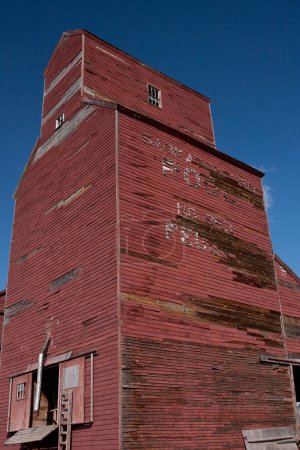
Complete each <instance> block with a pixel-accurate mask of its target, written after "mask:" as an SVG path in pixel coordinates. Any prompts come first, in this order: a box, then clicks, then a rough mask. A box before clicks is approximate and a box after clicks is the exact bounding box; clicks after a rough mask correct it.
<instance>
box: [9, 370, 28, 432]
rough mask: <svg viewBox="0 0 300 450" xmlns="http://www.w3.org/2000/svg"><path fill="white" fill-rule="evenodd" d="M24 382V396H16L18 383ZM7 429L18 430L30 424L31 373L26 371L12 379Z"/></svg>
mask: <svg viewBox="0 0 300 450" xmlns="http://www.w3.org/2000/svg"><path fill="white" fill-rule="evenodd" d="M23 383H25V396H24V398H22V399H18V398H17V391H18V385H19V384H23ZM10 401H11V403H10V420H9V431H19V430H23V429H25V428H29V426H30V413H31V401H32V373H31V372H30V373H26V374H24V375H20V376H18V377H15V378H13V379H12V390H11V400H10Z"/></svg>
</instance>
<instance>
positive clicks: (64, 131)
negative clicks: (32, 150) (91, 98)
mask: <svg viewBox="0 0 300 450" xmlns="http://www.w3.org/2000/svg"><path fill="white" fill-rule="evenodd" d="M94 111H95V107H93V106H85V107H83V108H82V109H80V111H78V113H77V114H75V115H74V116H73V117H72V118H71V119H70V120H68V121H66V122H65V123H64V124H63V125H62V126H61V127H60V128H58V129H57V130H56V132H55V133H54V134H53V135H52V136H51V137H50V138H49V139H48V140H47V141H46V142H44V144H42V145H41V146H40V147H39V148H38V150H37V152H36V154H35V156H34V159H33V162H34V161H36V160H37V159H39V158H40V157H41V156H42V155H44V154H45V153H46V152H47V151H48V150H50V148H52V147H54V146H56V145H58V144H59V143H61V142H62V141H63V140H64V139H65V138H66V137H67V136H69V134H71V133H72V132H73V131H74V130H75V128H76V127H77V126H78V125H79V124H80V123H81V122H82V121H83V120H84V119H86V118H87V117H88V116H89V115H90V114H92V113H93V112H94Z"/></svg>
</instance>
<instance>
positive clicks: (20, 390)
mask: <svg viewBox="0 0 300 450" xmlns="http://www.w3.org/2000/svg"><path fill="white" fill-rule="evenodd" d="M25 395H26V383H19V384H17V400H23V399H24V398H25Z"/></svg>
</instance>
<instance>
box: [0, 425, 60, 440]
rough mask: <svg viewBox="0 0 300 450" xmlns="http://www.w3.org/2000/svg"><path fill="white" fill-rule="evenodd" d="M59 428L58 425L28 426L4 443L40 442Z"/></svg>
mask: <svg viewBox="0 0 300 450" xmlns="http://www.w3.org/2000/svg"><path fill="white" fill-rule="evenodd" d="M56 429H57V425H46V426H43V427H33V428H27V429H26V430H20V431H18V432H17V433H16V434H14V435H13V436H12V437H10V438H9V439H7V441H6V442H5V443H4V445H16V444H26V443H28V442H39V441H41V440H42V439H44V438H45V437H46V436H48V435H49V434H50V433H52V432H53V431H54V430H56Z"/></svg>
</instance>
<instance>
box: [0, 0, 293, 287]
mask: <svg viewBox="0 0 300 450" xmlns="http://www.w3.org/2000/svg"><path fill="white" fill-rule="evenodd" d="M1 18H2V20H1V34H2V39H1V41H2V42H1V58H0V67H1V72H0V77H1V100H2V104H3V106H4V107H3V108H2V109H1V112H0V114H1V117H0V119H1V122H0V123H1V131H2V132H1V162H2V171H1V177H0V183H1V196H0V201H1V204H0V208H1V209H0V210H1V225H0V227H1V228H0V249H1V255H0V289H1V288H4V287H5V285H6V276H7V266H8V253H9V246H10V238H11V226H12V216H13V200H12V194H13V192H14V189H15V187H16V184H17V182H18V179H19V177H20V175H21V173H22V170H23V168H24V166H25V164H26V161H27V158H28V157H29V154H30V152H31V149H32V147H33V145H34V142H35V140H36V138H37V136H38V134H39V128H40V118H41V105H42V90H43V76H42V73H43V70H44V68H45V67H46V65H47V62H48V60H49V58H50V56H51V54H52V52H53V50H54V48H55V46H56V44H57V42H58V40H59V38H60V36H61V34H62V32H63V31H65V30H69V29H73V28H86V29H87V30H89V31H91V32H92V33H94V34H97V35H98V36H100V37H102V38H103V39H105V40H107V41H109V42H111V43H112V44H114V45H116V46H117V47H119V48H121V49H123V50H125V51H126V52H128V53H130V54H132V55H133V56H135V57H137V58H139V59H141V60H142V61H144V62H146V63H147V64H149V65H151V66H153V67H155V68H156V69H158V70H160V71H162V72H164V73H166V74H168V75H170V76H171V77H173V78H175V79H177V80H178V81H180V82H182V83H184V84H186V85H188V86H190V87H192V88H193V89H196V90H197V91H199V92H201V93H203V94H205V95H207V96H208V97H210V98H211V102H212V113H213V119H214V127H215V134H216V140H217V146H218V149H219V150H222V151H223V152H226V153H229V154H230V155H232V156H234V157H235V158H238V159H240V160H242V161H245V162H247V163H248V164H251V165H254V166H255V167H257V168H260V169H262V170H263V171H265V172H266V176H265V181H264V183H265V188H266V191H267V193H268V197H269V203H270V206H269V209H268V216H269V224H270V231H271V237H272V240H273V247H274V251H275V252H276V253H277V254H278V255H279V256H280V257H281V259H283V260H284V261H285V262H286V263H287V264H288V265H289V266H290V267H291V268H292V269H293V270H294V271H296V272H297V273H298V274H299V273H300V261H299V253H298V252H299V247H300V245H299V244H300V232H299V228H300V208H299V194H300V181H299V179H300V176H299V166H300V132H299V130H300V81H299V80H300V0H248V1H246V0H194V1H193V0H185V1H181V2H179V1H177V0H173V1H162V0H161V1H157V0H152V1H141V0H140V1H136V0H131V1H129V0H122V1H121V0H114V1H110V2H108V1H96V0H85V1H78V0H73V1H64V0H60V1H57V0H52V1H51V2H45V1H43V0H39V1H34V0H33V1H30V0H26V1H22V0H18V1H14V0H11V2H10V3H9V2H5V3H4V6H1Z"/></svg>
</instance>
